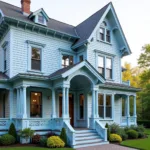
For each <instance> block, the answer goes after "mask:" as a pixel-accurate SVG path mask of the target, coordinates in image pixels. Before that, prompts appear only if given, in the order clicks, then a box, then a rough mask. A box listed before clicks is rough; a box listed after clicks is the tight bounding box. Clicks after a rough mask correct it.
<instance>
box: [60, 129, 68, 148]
mask: <svg viewBox="0 0 150 150" xmlns="http://www.w3.org/2000/svg"><path fill="white" fill-rule="evenodd" d="M60 138H61V139H62V140H63V141H64V143H65V145H67V134H66V129H65V128H62V130H61V134H60Z"/></svg>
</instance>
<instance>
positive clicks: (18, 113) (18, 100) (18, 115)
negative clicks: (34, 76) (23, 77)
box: [16, 88, 20, 118]
mask: <svg viewBox="0 0 150 150" xmlns="http://www.w3.org/2000/svg"><path fill="white" fill-rule="evenodd" d="M19 102H20V99H19V88H17V112H16V115H17V118H19V117H20V110H19V106H20V104H19Z"/></svg>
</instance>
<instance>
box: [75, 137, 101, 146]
mask: <svg viewBox="0 0 150 150" xmlns="http://www.w3.org/2000/svg"><path fill="white" fill-rule="evenodd" d="M102 141H103V140H102V139H100V138H97V139H89V140H82V141H81V140H79V141H76V144H77V145H78V144H88V143H100V142H102Z"/></svg>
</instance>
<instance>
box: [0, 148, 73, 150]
mask: <svg viewBox="0 0 150 150" xmlns="http://www.w3.org/2000/svg"><path fill="white" fill-rule="evenodd" d="M46 149H47V150H73V149H72V148H53V149H50V148H39V147H11V148H0V150H46Z"/></svg>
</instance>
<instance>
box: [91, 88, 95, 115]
mask: <svg viewBox="0 0 150 150" xmlns="http://www.w3.org/2000/svg"><path fill="white" fill-rule="evenodd" d="M92 118H95V89H93V90H92Z"/></svg>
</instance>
